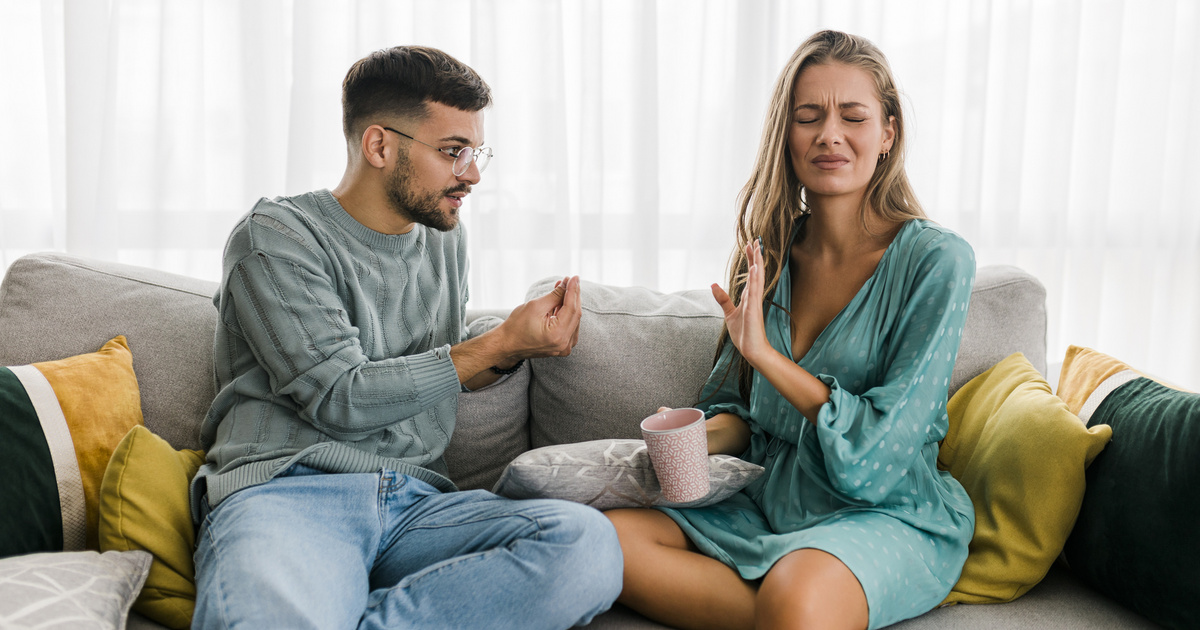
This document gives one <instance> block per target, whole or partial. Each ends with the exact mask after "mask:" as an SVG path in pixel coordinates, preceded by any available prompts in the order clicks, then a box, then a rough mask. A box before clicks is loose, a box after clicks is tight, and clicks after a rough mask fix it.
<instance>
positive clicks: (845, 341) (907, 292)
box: [665, 220, 975, 628]
mask: <svg viewBox="0 0 1200 630" xmlns="http://www.w3.org/2000/svg"><path fill="white" fill-rule="evenodd" d="M789 264H790V263H789ZM974 272H975V263H974V254H973V253H972V251H971V248H970V246H969V245H968V244H967V243H966V242H965V241H964V240H962V239H961V238H960V237H959V236H958V235H956V234H954V233H953V232H951V231H949V230H946V229H945V228H942V227H939V226H937V225H935V224H933V223H930V222H927V221H922V220H914V221H910V222H908V223H907V224H906V225H905V226H904V227H903V228H902V229H901V230H900V232H899V233H898V235H897V236H896V238H895V240H894V241H893V243H892V245H891V246H890V247H889V248H888V249H887V251H886V252H885V253H884V256H883V258H882V260H881V261H880V263H879V266H878V267H877V269H876V271H875V273H874V275H873V276H872V277H871V278H870V279H869V280H867V282H866V284H864V285H863V287H862V289H860V291H859V292H858V294H857V295H856V296H855V298H854V299H853V300H851V302H850V304H848V305H847V306H846V308H845V309H843V310H842V312H841V313H840V314H839V315H838V317H837V318H835V319H834V321H833V322H831V323H830V324H829V326H828V327H827V328H826V329H825V330H824V331H823V332H822V333H821V334H820V335H819V336H818V338H817V340H816V341H815V342H814V343H813V347H812V348H811V349H810V350H809V352H808V354H806V355H805V356H804V357H802V358H801V359H800V360H799V361H798V364H799V365H800V366H801V367H803V368H805V369H806V370H808V371H809V372H810V373H812V374H814V375H815V376H817V378H820V379H821V380H822V381H823V382H825V383H826V384H827V385H828V386H829V388H830V390H831V394H830V400H829V402H828V403H827V404H826V405H824V406H823V407H822V408H821V410H820V413H819V416H818V417H817V418H816V423H815V425H814V424H813V423H811V422H809V421H808V419H806V418H805V417H804V416H803V415H801V414H800V413H799V412H798V411H797V410H796V409H795V408H794V407H793V406H792V405H791V404H790V403H788V402H787V400H786V399H785V398H784V397H783V395H782V394H780V393H779V391H777V390H776V389H775V387H774V386H773V385H772V384H771V383H770V382H769V381H767V380H766V379H765V378H764V377H762V376H761V375H758V374H756V375H755V378H754V382H753V390H752V394H751V396H750V400H749V401H745V400H742V399H741V397H740V395H739V394H738V391H737V384H736V379H734V378H729V379H725V378H723V376H724V374H725V370H726V367H727V366H728V364H729V363H730V361H731V360H732V355H731V350H732V346H727V348H726V350H727V351H726V354H725V355H723V356H722V357H720V359H719V360H718V362H717V365H716V366H715V367H714V370H713V376H712V377H710V379H709V382H708V384H706V386H705V388H704V391H703V392H702V393H701V403H700V404H699V405H698V406H700V407H701V408H704V409H706V410H707V412H708V414H709V415H710V416H711V415H714V414H716V413H722V412H731V413H735V414H737V415H739V416H741V417H742V418H745V419H746V420H747V422H748V424H749V425H750V429H751V440H750V448H749V450H748V451H747V452H746V453H745V454H743V455H742V457H743V458H744V459H746V460H747V461H751V462H754V463H758V464H760V465H762V466H763V467H764V468H766V473H765V474H764V475H763V476H762V477H761V478H760V479H759V480H758V481H756V482H755V483H753V484H751V485H750V486H749V487H748V488H747V489H746V490H744V491H743V492H742V493H739V494H737V495H734V497H732V498H731V499H730V500H728V501H725V502H723V503H721V504H718V505H715V506H710V507H707V508H698V509H691V510H665V511H666V512H667V513H668V514H669V515H671V516H672V518H674V519H675V520H676V522H678V523H679V524H680V526H681V527H683V528H684V531H685V532H686V533H687V534H688V535H689V537H691V538H692V540H693V541H695V542H696V544H697V546H698V547H699V548H700V549H701V550H703V551H704V552H705V553H708V554H709V555H711V556H713V557H715V558H717V559H719V560H721V561H723V562H725V563H726V564H729V565H730V566H732V567H734V568H736V569H737V570H738V571H739V572H741V574H742V575H743V577H746V578H748V579H754V578H758V577H761V576H762V575H765V574H766V572H767V571H768V570H770V568H771V567H772V566H773V565H774V563H775V562H777V561H778V560H779V559H780V558H782V557H783V556H784V555H787V554H788V553H790V552H792V551H794V550H796V549H802V548H808V547H811V548H818V549H823V550H825V551H827V552H829V553H831V554H833V555H835V556H837V557H838V558H839V559H841V560H842V562H844V563H845V564H846V565H847V566H848V567H850V569H851V570H852V571H853V572H854V574H855V576H856V577H857V578H858V579H859V581H860V583H862V584H863V587H864V590H865V591H866V593H867V599H868V603H869V606H870V611H871V619H870V626H871V627H872V628H876V627H881V626H884V625H888V624H891V623H895V622H897V621H900V620H902V619H906V618H909V617H913V616H916V615H919V614H921V613H923V612H925V611H927V610H929V609H930V608H932V607H934V606H936V605H937V604H938V603H939V602H941V601H942V599H943V598H945V596H946V595H947V594H948V593H949V591H950V588H951V587H952V586H953V585H954V583H955V582H956V581H957V579H958V575H959V573H960V572H961V569H962V564H963V561H964V560H965V559H966V549H967V544H968V543H969V542H970V538H971V533H972V531H973V529H974V510H973V509H972V507H971V502H970V499H969V498H968V497H967V495H966V492H965V491H964V490H963V489H962V486H961V485H959V484H958V482H957V481H955V480H954V479H952V478H950V477H949V475H945V474H943V473H941V472H939V471H938V470H937V467H936V460H937V443H938V441H939V440H941V439H942V438H943V437H944V436H945V434H946V431H947V428H948V422H949V421H948V417H947V415H946V396H947V388H948V386H949V379H950V375H951V372H952V371H953V368H954V360H955V357H956V356H957V353H958V346H959V342H960V341H961V338H962V328H963V324H964V322H965V320H966V314H967V309H968V306H969V302H970V296H971V289H972V287H973V284H974ZM774 299H775V300H776V301H777V302H779V303H780V304H781V305H789V306H790V304H791V282H790V273H789V269H788V267H787V266H785V268H784V273H783V276H782V278H781V279H780V283H779V285H778V287H777V288H776V291H775V296H774ZM764 312H765V313H766V318H767V319H766V322H765V324H766V328H767V335H768V339H769V340H770V341H771V344H772V345H773V346H774V347H775V348H776V349H777V350H779V351H780V352H782V353H784V354H788V352H789V350H790V339H791V330H790V325H791V323H790V319H789V318H788V317H787V315H786V311H785V310H784V309H775V308H765V309H764Z"/></svg>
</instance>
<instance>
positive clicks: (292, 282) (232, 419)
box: [192, 46, 622, 629]
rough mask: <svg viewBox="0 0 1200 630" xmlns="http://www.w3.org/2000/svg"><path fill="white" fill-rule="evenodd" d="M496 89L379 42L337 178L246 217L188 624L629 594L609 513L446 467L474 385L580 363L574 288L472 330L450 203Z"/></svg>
mask: <svg viewBox="0 0 1200 630" xmlns="http://www.w3.org/2000/svg"><path fill="white" fill-rule="evenodd" d="M490 102H491V92H490V88H489V87H488V86H487V84H486V83H484V81H483V80H482V79H481V78H480V77H479V76H478V75H477V74H476V73H475V72H474V71H473V70H472V69H470V68H469V67H467V66H466V65H464V64H462V63H460V62H459V61H457V60H456V59H454V58H452V57H450V56H449V55H446V54H445V53H443V52H441V51H439V50H435V49H431V48H422V47H415V46H412V47H405V46H402V47H396V48H392V49H390V50H383V51H378V52H376V53H373V54H371V55H369V56H367V57H366V58H364V59H362V60H360V61H358V62H357V63H355V64H354V66H353V67H352V68H351V69H350V71H349V73H348V74H347V75H346V79H345V81H344V82H343V85H342V104H343V127H344V131H345V134H346V143H347V149H348V158H347V165H346V172H345V175H344V176H343V178H342V181H341V183H340V184H338V186H337V187H336V188H334V189H333V190H332V191H328V190H319V191H316V192H313V193H308V194H305V195H299V196H295V197H278V198H276V199H274V200H266V199H263V200H260V201H259V202H258V204H256V205H255V207H254V209H253V210H251V211H250V213H249V214H248V215H247V216H246V217H244V218H243V219H242V220H241V222H240V223H239V224H238V225H237V227H235V228H234V230H233V233H232V235H231V236H230V238H229V242H228V244H227V245H226V251H225V256H224V278H223V281H222V284H221V288H220V290H219V292H218V293H217V295H216V296H215V298H214V302H215V304H216V306H217V309H218V312H219V320H218V325H217V333H216V342H215V348H216V354H215V372H216V381H217V388H218V393H217V397H216V399H215V401H214V402H213V406H212V409H211V410H210V411H209V414H208V417H207V418H206V419H205V422H204V424H203V428H202V430H201V439H202V442H203V445H204V447H205V448H206V449H207V451H208V460H207V462H206V463H205V465H204V466H203V467H202V468H201V469H200V473H199V474H198V475H197V477H196V480H195V481H194V482H193V486H192V500H193V511H194V514H195V516H196V518H197V521H198V523H199V526H200V530H199V535H198V542H197V549H196V586H197V594H198V598H197V602H196V613H195V616H194V620H193V626H194V627H196V628H209V627H221V628H226V627H236V626H241V627H249V628H272V627H274V628H320V629H327V628H352V627H361V628H505V627H521V628H534V627H547V628H562V627H567V626H570V625H574V624H579V623H586V622H588V621H589V620H590V619H591V618H592V617H593V616H594V615H596V614H599V613H600V612H603V611H604V610H606V609H607V608H608V607H609V605H610V604H611V602H612V601H613V600H614V599H615V598H616V596H617V594H618V593H619V591H620V588H621V572H622V559H621V552H620V548H619V546H618V543H617V538H616V534H615V532H614V531H613V529H612V527H611V526H610V525H609V522H608V520H607V519H605V518H604V517H603V516H602V515H601V514H600V513H599V512H597V511H595V510H592V509H591V508H586V507H583V506H580V505H576V504H572V503H566V502H561V501H523V502H516V501H510V500H507V499H502V498H499V497H496V496H495V495H492V494H491V493H487V492H483V491H472V492H456V491H455V487H454V485H453V484H452V483H451V482H450V480H449V479H447V478H446V476H445V475H446V469H445V464H444V463H443V461H442V453H443V451H444V450H445V448H446V444H447V443H448V442H449V440H450V434H451V431H452V429H453V427H454V416H455V411H456V408H457V396H458V394H459V392H460V390H461V389H462V388H464V387H465V388H468V389H470V388H477V387H482V386H484V385H487V384H489V383H492V382H494V381H495V380H496V379H497V378H500V377H501V376H502V375H503V374H505V373H510V372H512V371H515V369H516V368H517V367H518V366H519V365H520V363H521V362H522V361H524V360H525V359H526V358H529V357H544V356H561V355H566V354H569V353H570V352H571V348H572V347H573V346H574V345H575V342H576V339H577V334H578V327H579V318H580V312H581V311H580V300H579V278H578V277H572V278H567V279H564V281H562V282H560V283H559V284H558V286H557V287H556V288H555V290H554V291H553V292H552V293H550V294H547V295H545V296H542V297H540V298H538V299H535V300H532V301H530V302H528V303H526V304H523V305H521V306H519V307H517V308H516V309H515V310H514V311H513V312H512V314H511V315H510V316H509V317H508V318H507V319H506V320H505V321H504V322H503V323H502V324H500V325H499V326H498V327H496V328H494V329H492V330H491V331H488V332H486V333H484V334H481V335H478V336H476V337H474V338H470V339H468V338H467V336H468V333H467V329H466V326H465V303H466V301H467V260H466V251H467V247H466V243H465V237H464V234H463V228H462V227H461V226H459V224H458V210H459V208H460V207H461V205H462V203H463V198H464V197H465V196H467V195H468V194H469V193H470V192H471V187H472V186H473V185H474V184H476V183H478V182H479V177H480V175H479V172H480V170H481V169H482V168H483V167H484V166H486V160H487V159H488V158H489V157H490V150H488V149H481V148H478V147H480V146H481V145H482V143H483V139H484V138H483V113H482V112H483V110H484V108H486V107H487V106H488V105H489V104H490Z"/></svg>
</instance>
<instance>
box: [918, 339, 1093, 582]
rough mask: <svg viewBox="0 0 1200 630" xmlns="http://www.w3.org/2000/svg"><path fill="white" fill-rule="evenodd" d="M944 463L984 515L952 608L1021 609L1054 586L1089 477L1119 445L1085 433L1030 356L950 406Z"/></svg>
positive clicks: (1001, 368)
mask: <svg viewBox="0 0 1200 630" xmlns="http://www.w3.org/2000/svg"><path fill="white" fill-rule="evenodd" d="M947 411H948V413H949V416H950V429H949V432H948V433H947V434H946V439H945V440H943V442H942V445H941V451H940V454H939V455H938V466H939V467H940V468H942V469H943V470H948V471H949V472H950V474H951V475H953V476H954V478H955V479H957V480H958V481H959V482H960V483H962V485H963V487H964V488H966V490H967V494H968V495H970V497H971V502H972V503H973V504H974V506H975V535H974V537H973V538H972V539H971V546H970V552H969V554H968V556H967V562H966V564H965V566H964V567H963V572H962V576H961V577H960V578H959V580H958V583H957V584H956V585H955V586H954V589H953V590H952V591H951V593H950V595H949V596H948V597H947V598H946V600H945V602H944V603H969V604H981V603H997V602H1007V601H1012V600H1014V599H1016V598H1018V597H1020V596H1021V595H1024V594H1025V592H1026V591H1028V590H1029V589H1031V588H1033V587H1034V586H1035V585H1036V584H1037V583H1038V582H1040V581H1041V580H1042V578H1043V577H1045V576H1046V572H1047V571H1049V570H1050V565H1051V564H1053V562H1054V559H1055V558H1056V557H1057V556H1058V555H1059V553H1061V552H1062V548H1063V544H1064V543H1065V542H1066V540H1067V536H1068V535H1069V534H1070V533H1071V528H1072V526H1073V525H1074V523H1075V518H1076V517H1077V516H1078V514H1079V506H1080V504H1081V503H1082V501H1083V492H1084V485H1085V482H1084V470H1085V468H1086V467H1087V465H1088V464H1089V463H1091V461H1092V460H1093V459H1095V457H1096V456H1097V455H1098V454H1099V453H1100V451H1101V450H1103V449H1104V446H1105V444H1107V443H1108V441H1109V439H1110V438H1111V437H1112V430H1111V429H1110V428H1109V427H1108V426H1104V425H1100V426H1093V427H1091V428H1088V427H1085V426H1084V424H1083V423H1082V422H1081V421H1080V420H1079V418H1078V417H1077V416H1076V415H1075V414H1073V413H1071V411H1070V410H1069V409H1068V408H1067V406H1066V404H1065V403H1063V401H1062V400H1060V399H1059V398H1058V397H1056V396H1055V395H1054V394H1052V393H1051V391H1050V385H1049V384H1048V383H1047V382H1046V380H1045V379H1043V378H1042V376H1041V374H1039V373H1038V371H1037V370H1036V369H1035V368H1034V367H1033V365H1031V364H1030V363H1029V361H1028V360H1027V359H1026V358H1025V356H1024V355H1022V354H1020V353H1017V354H1013V355H1011V356H1009V357H1008V358H1006V359H1004V360H1003V361H1001V362H1000V363H998V364H996V365H995V366H994V367H992V368H991V369H990V370H988V371H986V372H984V373H983V374H980V375H979V376H977V377H975V378H974V379H971V381H969V382H968V383H967V384H966V385H964V386H963V387H962V389H960V390H958V391H957V392H956V393H955V394H954V396H953V397H952V398H951V399H950V402H949V405H948V406H947Z"/></svg>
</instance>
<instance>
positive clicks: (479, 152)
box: [384, 127, 492, 177]
mask: <svg viewBox="0 0 1200 630" xmlns="http://www.w3.org/2000/svg"><path fill="white" fill-rule="evenodd" d="M384 129H386V130H388V131H390V132H392V133H396V134H400V135H402V136H404V137H405V138H408V139H409V140H412V141H413V142H417V143H420V144H423V145H425V146H427V147H429V148H430V149H433V150H434V151H437V152H438V153H442V154H444V155H447V156H449V157H451V158H453V159H454V166H452V167H451V170H452V171H454V176H455V177H462V175H463V173H466V172H467V169H468V168H471V162H474V163H475V168H477V169H479V172H480V173H482V172H483V169H485V168H487V165H488V162H490V161H492V150H491V149H490V148H489V147H479V148H478V149H476V148H473V147H458V148H451V147H444V148H441V149H439V148H437V147H435V146H433V145H432V144H429V143H428V142H421V141H420V140H417V139H416V138H414V137H412V136H410V135H408V134H406V133H404V132H403V131H398V130H396V129H392V128H391V127H384Z"/></svg>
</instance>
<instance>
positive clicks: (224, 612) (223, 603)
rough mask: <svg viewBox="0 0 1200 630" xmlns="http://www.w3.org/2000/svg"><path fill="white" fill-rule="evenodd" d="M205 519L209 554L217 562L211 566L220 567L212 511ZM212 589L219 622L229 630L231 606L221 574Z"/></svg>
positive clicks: (214, 581) (214, 578) (205, 533)
mask: <svg viewBox="0 0 1200 630" xmlns="http://www.w3.org/2000/svg"><path fill="white" fill-rule="evenodd" d="M205 519H206V520H207V521H208V527H206V528H205V529H204V537H205V538H207V539H208V550H209V553H210V554H212V555H213V560H214V561H215V562H213V563H212V564H211V565H210V566H215V567H220V566H221V559H220V557H219V556H220V555H221V554H220V551H219V550H218V549H219V548H218V545H217V539H216V537H215V536H213V533H212V510H209V513H208V515H207V516H206V517H205ZM212 588H213V589H214V590H215V591H216V593H215V594H216V595H217V602H218V603H219V605H218V606H217V609H218V610H219V611H220V614H219V619H218V621H219V622H220V624H221V627H222V628H225V630H228V629H229V604H228V602H227V600H226V597H225V589H224V588H222V581H221V579H220V574H219V573H218V575H216V576H213V587H212Z"/></svg>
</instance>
